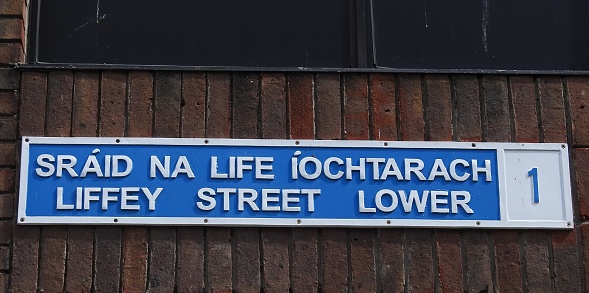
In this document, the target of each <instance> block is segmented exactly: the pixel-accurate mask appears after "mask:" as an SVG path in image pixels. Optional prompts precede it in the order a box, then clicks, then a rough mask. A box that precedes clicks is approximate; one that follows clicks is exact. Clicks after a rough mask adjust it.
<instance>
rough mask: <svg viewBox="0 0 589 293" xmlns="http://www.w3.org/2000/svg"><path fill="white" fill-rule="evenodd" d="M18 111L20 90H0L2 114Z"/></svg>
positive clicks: (12, 113)
mask: <svg viewBox="0 0 589 293" xmlns="http://www.w3.org/2000/svg"><path fill="white" fill-rule="evenodd" d="M0 50H1V48H0ZM16 113H18V92H17V91H10V92H0V114H9V115H14V114H16Z"/></svg>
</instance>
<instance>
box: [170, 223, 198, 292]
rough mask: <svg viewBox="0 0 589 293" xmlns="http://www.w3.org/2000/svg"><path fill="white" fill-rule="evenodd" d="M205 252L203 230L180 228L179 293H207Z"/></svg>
mask: <svg viewBox="0 0 589 293" xmlns="http://www.w3.org/2000/svg"><path fill="white" fill-rule="evenodd" d="M204 250H205V247H204V235H203V228H201V227H179V228H178V277H177V279H178V284H177V287H178V290H177V291H178V292H204V291H205V283H204Z"/></svg>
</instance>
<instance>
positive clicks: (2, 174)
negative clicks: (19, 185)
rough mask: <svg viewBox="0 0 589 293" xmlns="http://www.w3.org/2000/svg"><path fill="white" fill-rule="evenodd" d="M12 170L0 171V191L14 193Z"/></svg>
mask: <svg viewBox="0 0 589 293" xmlns="http://www.w3.org/2000/svg"><path fill="white" fill-rule="evenodd" d="M14 173H15V172H14V170H13V169H0V191H14V180H15V178H14Z"/></svg>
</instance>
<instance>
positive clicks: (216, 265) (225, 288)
mask: <svg viewBox="0 0 589 293" xmlns="http://www.w3.org/2000/svg"><path fill="white" fill-rule="evenodd" d="M206 235H207V245H206V248H207V256H206V257H207V262H206V263H205V265H206V267H207V273H208V274H207V276H206V278H207V281H208V282H207V283H208V286H209V288H207V291H209V292H230V291H231V289H232V288H233V285H232V284H233V279H232V263H231V262H232V259H233V255H232V253H231V242H232V239H231V230H230V229H229V228H220V227H214V228H208V229H207V234H206Z"/></svg>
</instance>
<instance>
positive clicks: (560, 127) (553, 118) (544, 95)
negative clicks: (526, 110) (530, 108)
mask: <svg viewBox="0 0 589 293" xmlns="http://www.w3.org/2000/svg"><path fill="white" fill-rule="evenodd" d="M537 82H538V97H539V99H540V107H541V115H542V133H543V135H544V142H566V141H567V130H566V118H565V112H564V97H563V88H562V81H561V79H560V78H559V77H548V76H543V77H540V78H538V80H537Z"/></svg>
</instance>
